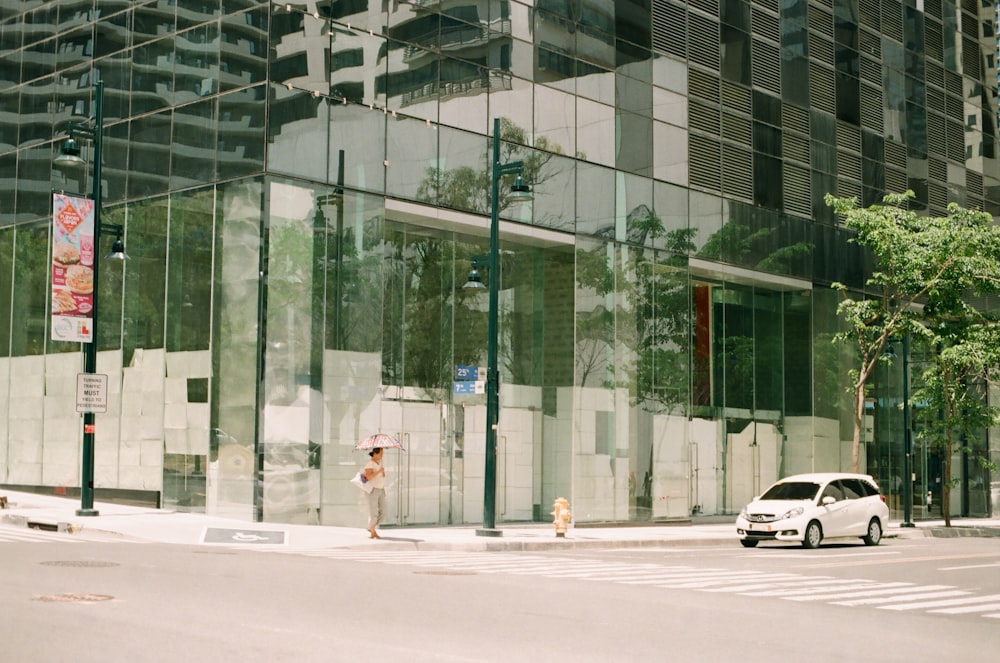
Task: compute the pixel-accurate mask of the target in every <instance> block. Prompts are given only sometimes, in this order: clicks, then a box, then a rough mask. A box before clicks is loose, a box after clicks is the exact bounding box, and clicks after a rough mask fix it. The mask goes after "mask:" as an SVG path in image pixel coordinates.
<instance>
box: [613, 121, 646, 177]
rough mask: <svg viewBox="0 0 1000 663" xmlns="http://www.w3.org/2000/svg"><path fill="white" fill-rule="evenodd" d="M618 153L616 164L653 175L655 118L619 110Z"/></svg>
mask: <svg viewBox="0 0 1000 663" xmlns="http://www.w3.org/2000/svg"><path fill="white" fill-rule="evenodd" d="M617 120H618V127H617V128H618V131H617V137H616V141H617V143H618V155H617V158H616V159H615V165H616V166H617V167H618V168H620V169H621V170H625V171H628V172H631V173H635V174H637V175H645V176H647V177H652V175H653V120H652V118H650V117H644V116H642V115H636V114H635V113H626V112H624V111H618V112H617Z"/></svg>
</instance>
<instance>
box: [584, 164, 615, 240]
mask: <svg viewBox="0 0 1000 663" xmlns="http://www.w3.org/2000/svg"><path fill="white" fill-rule="evenodd" d="M576 208H577V211H576V231H577V232H578V233H584V234H587V235H595V236H600V237H613V236H614V230H615V225H614V224H615V171H614V170H611V169H610V168H602V167H600V166H595V165H593V164H589V163H587V162H586V161H580V162H578V163H577V168H576Z"/></svg>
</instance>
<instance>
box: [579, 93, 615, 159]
mask: <svg viewBox="0 0 1000 663" xmlns="http://www.w3.org/2000/svg"><path fill="white" fill-rule="evenodd" d="M576 151H577V154H578V155H579V156H580V158H581V159H586V160H587V161H592V162H594V163H600V164H604V165H606V166H614V165H615V109H614V108H613V107H612V106H605V105H603V104H598V103H595V102H593V101H590V100H588V99H584V98H583V97H577V99H576Z"/></svg>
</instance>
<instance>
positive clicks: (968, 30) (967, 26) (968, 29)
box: [961, 9, 979, 41]
mask: <svg viewBox="0 0 1000 663" xmlns="http://www.w3.org/2000/svg"><path fill="white" fill-rule="evenodd" d="M976 11H977V10H976V9H973V10H972V13H973V14H975V13H976ZM961 16H962V35H963V36H965V37H972V38H973V39H977V38H978V37H979V22H978V21H976V17H975V16H973V15H970V14H966V13H965V12H962V14H961ZM962 41H965V40H964V39H963V40H962Z"/></svg>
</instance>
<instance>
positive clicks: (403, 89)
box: [333, 39, 438, 123]
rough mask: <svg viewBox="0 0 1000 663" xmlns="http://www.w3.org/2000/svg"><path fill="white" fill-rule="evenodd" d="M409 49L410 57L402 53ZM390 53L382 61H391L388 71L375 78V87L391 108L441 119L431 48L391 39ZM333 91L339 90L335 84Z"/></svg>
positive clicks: (418, 115)
mask: <svg viewBox="0 0 1000 663" xmlns="http://www.w3.org/2000/svg"><path fill="white" fill-rule="evenodd" d="M404 53H408V54H409V56H408V57H400V56H401V54H404ZM387 55H388V57H386V58H384V59H383V58H380V61H381V62H382V63H383V64H382V66H385V64H387V65H388V74H385V75H383V76H379V77H378V78H377V79H376V87H377V88H378V89H379V90H380V91H382V92H383V93H384V94H385V97H386V100H387V101H386V103H387V104H388V107H389V109H390V110H397V111H399V112H401V113H405V114H406V115H409V116H413V117H419V118H423V119H426V120H430V121H431V122H435V123H436V122H437V121H438V60H437V55H436V54H435V53H433V52H431V51H427V50H425V49H422V48H420V47H419V46H414V45H411V44H406V43H404V42H399V41H394V40H391V39H390V40H389V42H388V53H387ZM333 95H334V96H335V97H336V96H340V95H339V94H338V88H337V86H334V89H333Z"/></svg>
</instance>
